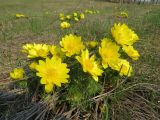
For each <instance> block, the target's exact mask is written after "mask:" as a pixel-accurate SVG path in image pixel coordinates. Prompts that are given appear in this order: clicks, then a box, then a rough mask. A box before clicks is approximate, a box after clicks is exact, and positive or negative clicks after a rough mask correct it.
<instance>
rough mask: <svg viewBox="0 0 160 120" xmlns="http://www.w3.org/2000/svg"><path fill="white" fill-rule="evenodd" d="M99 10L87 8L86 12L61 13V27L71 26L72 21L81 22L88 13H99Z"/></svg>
mask: <svg viewBox="0 0 160 120" xmlns="http://www.w3.org/2000/svg"><path fill="white" fill-rule="evenodd" d="M98 13H99V11H98V10H97V11H92V10H85V11H84V12H80V13H79V12H73V13H72V14H66V15H65V14H64V13H60V14H59V19H60V21H61V23H60V27H61V28H62V29H66V28H69V27H71V23H72V22H76V23H77V22H79V21H81V20H83V19H85V17H86V14H98Z"/></svg>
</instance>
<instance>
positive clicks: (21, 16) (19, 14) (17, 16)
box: [16, 13, 25, 18]
mask: <svg viewBox="0 0 160 120" xmlns="http://www.w3.org/2000/svg"><path fill="white" fill-rule="evenodd" d="M24 17H25V15H24V14H21V13H17V14H16V18H24Z"/></svg>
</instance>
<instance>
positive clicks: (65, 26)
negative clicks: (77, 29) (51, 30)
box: [61, 22, 71, 29]
mask: <svg viewBox="0 0 160 120" xmlns="http://www.w3.org/2000/svg"><path fill="white" fill-rule="evenodd" d="M70 26H71V24H70V23H68V22H62V23H61V28H63V29H65V28H69V27H70Z"/></svg>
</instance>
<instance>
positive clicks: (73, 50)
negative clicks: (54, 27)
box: [60, 34, 85, 57]
mask: <svg viewBox="0 0 160 120" xmlns="http://www.w3.org/2000/svg"><path fill="white" fill-rule="evenodd" d="M60 45H61V47H62V51H63V52H65V53H66V56H68V57H71V56H72V55H75V54H79V53H80V51H81V50H83V49H84V48H85V47H84V45H83V42H82V41H81V37H79V36H76V35H72V34H69V35H66V36H65V37H63V38H62V41H60Z"/></svg>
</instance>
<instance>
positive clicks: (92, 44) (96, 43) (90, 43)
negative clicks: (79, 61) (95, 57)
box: [87, 41, 98, 48]
mask: <svg viewBox="0 0 160 120" xmlns="http://www.w3.org/2000/svg"><path fill="white" fill-rule="evenodd" d="M87 45H88V46H89V47H90V48H95V47H96V46H97V45H98V42H97V41H90V42H87Z"/></svg>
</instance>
